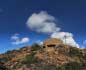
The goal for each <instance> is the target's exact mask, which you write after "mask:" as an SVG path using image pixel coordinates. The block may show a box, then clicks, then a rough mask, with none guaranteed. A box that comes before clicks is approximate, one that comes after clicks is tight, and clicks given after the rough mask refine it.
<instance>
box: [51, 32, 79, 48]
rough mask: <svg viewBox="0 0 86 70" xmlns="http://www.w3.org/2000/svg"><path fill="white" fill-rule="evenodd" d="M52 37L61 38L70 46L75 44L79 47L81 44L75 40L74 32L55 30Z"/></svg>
mask: <svg viewBox="0 0 86 70" xmlns="http://www.w3.org/2000/svg"><path fill="white" fill-rule="evenodd" d="M51 37H52V38H58V39H61V40H62V41H63V43H64V44H65V43H66V44H68V45H70V46H74V47H78V48H79V45H78V44H77V43H76V42H75V40H74V38H73V34H72V33H69V32H55V33H53V34H52V35H51Z"/></svg>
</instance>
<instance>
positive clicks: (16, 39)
mask: <svg viewBox="0 0 86 70" xmlns="http://www.w3.org/2000/svg"><path fill="white" fill-rule="evenodd" d="M11 40H12V44H14V45H19V44H24V43H27V42H29V41H30V39H29V38H28V37H24V38H20V37H19V34H14V35H13V36H12V37H11Z"/></svg>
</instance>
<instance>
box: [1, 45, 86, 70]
mask: <svg viewBox="0 0 86 70" xmlns="http://www.w3.org/2000/svg"><path fill="white" fill-rule="evenodd" d="M0 61H1V62H0V70H86V49H79V48H76V47H71V46H69V45H61V46H60V47H58V48H56V49H55V51H53V52H46V51H45V49H44V48H43V47H42V46H39V45H38V44H34V45H32V46H26V47H23V48H20V49H19V50H12V51H8V52H6V53H4V54H1V55H0Z"/></svg>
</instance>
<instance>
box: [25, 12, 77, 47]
mask: <svg viewBox="0 0 86 70" xmlns="http://www.w3.org/2000/svg"><path fill="white" fill-rule="evenodd" d="M55 21H56V19H55V17H54V16H52V15H50V14H48V13H47V12H45V11H41V12H40V13H33V14H32V15H31V16H30V17H29V18H28V20H27V23H26V24H27V26H28V27H29V28H30V29H31V30H33V31H36V32H42V33H51V37H52V38H59V39H61V40H62V41H63V42H64V43H65V38H64V36H65V37H66V44H68V45H71V46H76V47H78V48H79V45H78V44H77V43H76V42H75V40H74V38H73V34H72V33H69V32H60V28H59V27H57V25H56V23H55Z"/></svg>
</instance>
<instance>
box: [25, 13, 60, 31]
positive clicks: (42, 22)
mask: <svg viewBox="0 0 86 70" xmlns="http://www.w3.org/2000/svg"><path fill="white" fill-rule="evenodd" d="M26 24H27V26H28V27H29V28H30V29H31V30H34V31H36V32H43V33H53V32H58V31H60V28H59V27H57V26H56V23H55V17H53V16H51V15H49V14H48V13H47V12H45V11H41V12H40V13H33V14H32V15H31V16H30V17H29V18H28V20H27V23H26Z"/></svg>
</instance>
